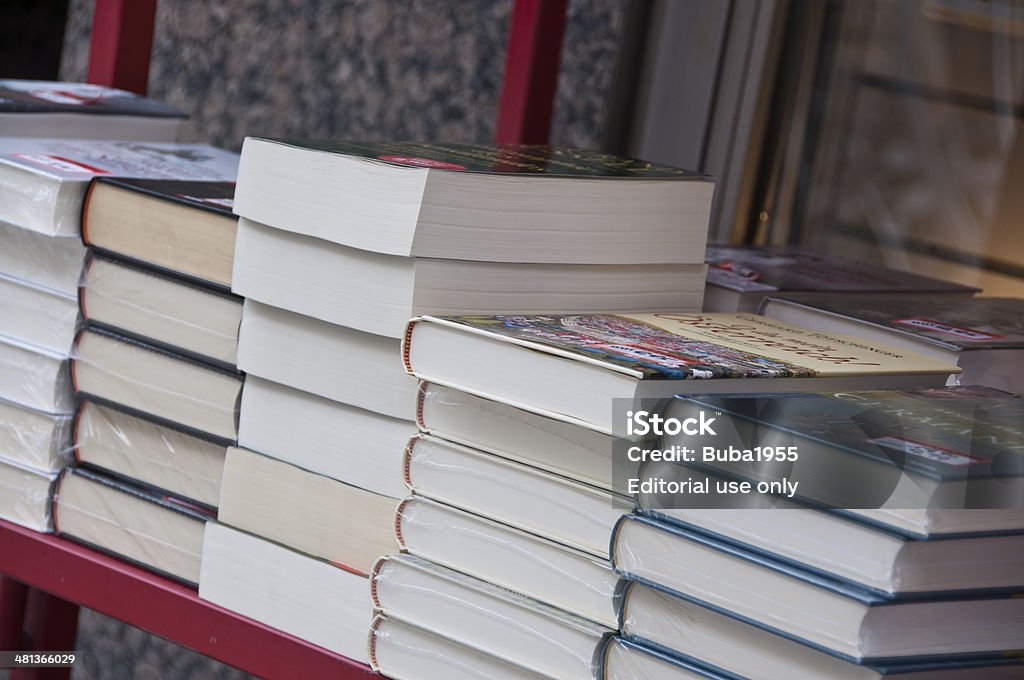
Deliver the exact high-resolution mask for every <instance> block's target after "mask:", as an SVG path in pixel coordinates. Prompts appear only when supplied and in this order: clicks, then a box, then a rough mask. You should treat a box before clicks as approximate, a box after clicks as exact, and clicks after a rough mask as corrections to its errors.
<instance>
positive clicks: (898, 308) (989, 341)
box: [783, 295, 1024, 351]
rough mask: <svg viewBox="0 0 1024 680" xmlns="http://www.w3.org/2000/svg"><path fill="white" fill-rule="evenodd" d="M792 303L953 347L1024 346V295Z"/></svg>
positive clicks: (814, 298)
mask: <svg viewBox="0 0 1024 680" xmlns="http://www.w3.org/2000/svg"><path fill="white" fill-rule="evenodd" d="M783 299H785V300H788V301H790V302H793V303H796V304H799V305H802V306H804V307H810V308H813V309H818V310H821V311H822V312H825V313H827V314H832V315H836V316H844V317H848V318H851V319H855V320H857V321H862V322H864V323H868V324H873V325H875V326H880V327H882V328H885V329H887V330H891V331H895V332H897V333H902V334H904V335H909V336H912V337H914V338H916V339H919V340H924V341H926V342H931V343H934V344H936V345H941V346H943V347H948V348H950V349H954V350H958V351H964V350H972V349H1021V348H1024V300H1021V299H1017V298H996V297H975V298H967V299H964V300H959V301H957V303H956V304H955V305H953V304H949V301H948V300H937V299H935V298H927V297H925V298H920V299H907V298H901V297H899V296H892V295H884V296H883V295H869V296H861V295H857V296H849V295H804V296H800V295H794V296H792V297H789V296H787V297H786V298H783Z"/></svg>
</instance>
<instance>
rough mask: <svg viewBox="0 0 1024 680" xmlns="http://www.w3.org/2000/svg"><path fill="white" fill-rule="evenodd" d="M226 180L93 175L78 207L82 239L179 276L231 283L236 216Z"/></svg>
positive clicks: (231, 190)
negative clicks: (125, 177) (81, 207)
mask: <svg viewBox="0 0 1024 680" xmlns="http://www.w3.org/2000/svg"><path fill="white" fill-rule="evenodd" d="M224 179H225V181H190V180H187V179H183V178H175V179H124V178H110V177H97V178H96V179H95V180H94V181H93V182H91V183H90V185H89V190H88V192H87V193H86V196H85V207H84V208H83V211H82V240H83V241H84V242H85V243H86V244H87V245H89V246H92V247H93V248H97V249H99V250H102V251H105V252H107V253H111V254H114V255H118V256H120V257H123V258H129V259H132V260H136V261H138V262H142V263H145V264H147V265H150V266H154V267H159V268H161V269H164V270H167V271H170V272H173V273H175V274H178V275H182V276H188V277H192V278H195V279H198V280H199V281H201V282H204V283H207V284H214V285H216V286H218V287H220V288H222V289H230V287H231V266H232V261H233V259H234V253H235V231H236V227H237V223H238V219H237V218H236V217H235V216H234V215H233V214H232V212H231V207H232V206H233V204H234V194H235V183H234V181H232V180H234V177H233V176H232V177H225V178H224Z"/></svg>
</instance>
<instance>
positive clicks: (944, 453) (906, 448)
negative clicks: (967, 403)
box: [868, 437, 989, 467]
mask: <svg viewBox="0 0 1024 680" xmlns="http://www.w3.org/2000/svg"><path fill="white" fill-rule="evenodd" d="M868 441H870V442H871V443H872V444H874V445H876V446H881V447H883V448H886V449H892V450H894V451H898V452H900V453H905V454H906V455H908V456H915V457H917V458H922V459H924V460H930V461H933V462H936V463H943V464H945V465H952V466H953V467H965V466H967V465H980V464H982V463H987V462H989V461H988V459H986V458H979V457H978V456H972V455H970V454H969V453H961V452H960V451H954V450H952V449H947V448H943V447H941V446H935V445H934V444H926V443H924V442H919V441H916V440H914V439H907V438H906V437H878V438H877V439H869V440H868Z"/></svg>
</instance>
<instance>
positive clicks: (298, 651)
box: [0, 520, 380, 680]
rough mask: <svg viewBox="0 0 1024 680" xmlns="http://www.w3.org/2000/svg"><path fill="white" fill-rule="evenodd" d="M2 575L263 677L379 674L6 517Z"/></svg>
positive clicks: (1, 535) (0, 534) (0, 541)
mask: <svg viewBox="0 0 1024 680" xmlns="http://www.w3.org/2000/svg"><path fill="white" fill-rule="evenodd" d="M0 575H2V576H5V577H8V578H11V579H13V580H15V581H19V582H21V583H23V584H25V585H27V586H29V587H31V588H36V589H38V590H41V591H45V592H47V593H50V594H51V595H54V596H55V597H58V598H61V599H63V600H67V601H69V602H73V603H75V604H78V605H81V606H82V607H88V608H89V609H93V610H95V611H98V612H100V613H102V614H106V615H107V616H110V617H113V618H115V619H119V620H121V621H124V622H125V623H128V624H131V625H133V626H136V627H138V628H141V629H143V630H146V631H148V632H150V633H153V634H154V635H158V636H160V637H162V638H165V639H167V640H170V641H172V642H175V643H177V644H180V645H184V646H185V647H188V648H189V649H193V650H195V651H197V652H199V653H200V654H204V655H206V656H209V657H211V658H213V659H217V660H218V661H221V662H223V663H226V664H228V665H230V666H234V667H235V668H239V669H241V670H243V671H246V672H248V673H252V674H254V675H258V676H260V677H264V678H320V677H331V678H338V679H339V680H346V679H347V678H366V677H371V676H376V677H380V676H377V675H376V674H375V673H373V672H372V671H371V670H370V669H369V668H368V667H367V666H365V665H363V664H360V663H357V662H355V661H352V660H351V659H348V658H346V657H343V656H339V655H337V654H333V653H331V652H328V651H327V650H325V649H323V648H321V647H317V646H315V645H311V644H309V643H308V642H304V641H302V640H299V639H298V638H295V637H292V636H291V635H287V634H285V633H282V632H280V631H277V630H274V629H273V628H270V627H268V626H265V625H263V624H261V623H258V622H256V621H253V620H252V619H248V618H245V617H243V616H239V615H238V614H235V613H233V612H230V611H228V610H226V609H223V608H222V607H218V606H216V605H213V604H210V603H209V602H206V601H204V600H200V599H199V596H198V595H197V594H196V592H195V591H193V590H190V589H189V588H186V587H184V586H182V585H179V584H177V583H173V582H171V581H169V580H167V579H164V578H161V577H159V576H156V575H154V574H151V573H149V572H147V571H145V570H143V569H139V568H138V567H134V566H131V565H129V564H125V563H124V562H120V561H118V560H116V559H114V558H112V557H108V556H106V555H103V554H100V553H98V552H96V551H94V550H90V549H88V548H85V547H83V546H80V545H77V544H75V543H71V542H69V541H65V540H63V539H60V538H56V537H54V536H49V535H44V534H39V533H36V532H34V531H30V530H28V529H23V528H21V527H19V526H16V525H14V524H11V523H10V522H5V521H3V520H0Z"/></svg>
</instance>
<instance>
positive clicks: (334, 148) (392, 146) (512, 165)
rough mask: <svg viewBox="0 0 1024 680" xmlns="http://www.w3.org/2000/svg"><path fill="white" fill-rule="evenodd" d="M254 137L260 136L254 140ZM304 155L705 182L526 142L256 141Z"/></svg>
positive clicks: (667, 169) (670, 170) (631, 161)
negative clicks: (305, 151)
mask: <svg viewBox="0 0 1024 680" xmlns="http://www.w3.org/2000/svg"><path fill="white" fill-rule="evenodd" d="M255 139H260V138H255ZM261 141H267V142H274V143H277V144H285V145H288V146H294V147H297V148H301V149H308V150H310V151H322V152H325V153H332V154H339V155H343V156H355V157H358V158H363V159H366V160H372V161H377V162H381V163H387V164H389V165H400V166H406V167H414V168H424V169H431V170H447V171H454V172H473V173H483V174H496V175H526V176H538V177H577V178H591V179H630V178H633V179H645V180H651V179H663V180H706V181H711V178H710V177H708V176H706V175H702V174H700V173H696V172H691V171H689V170H683V169H680V168H674V167H671V166H667V165H657V164H655V163H649V162H647V161H642V160H638V159H635V158H621V157H619V156H614V155H611V154H606V153H601V152H599V151H588V150H584V149H571V148H564V147H555V146H544V145H530V144H431V143H419V142H352V141H333V140H330V141H328V140H312V139H261Z"/></svg>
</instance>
